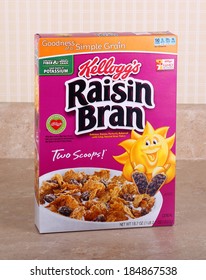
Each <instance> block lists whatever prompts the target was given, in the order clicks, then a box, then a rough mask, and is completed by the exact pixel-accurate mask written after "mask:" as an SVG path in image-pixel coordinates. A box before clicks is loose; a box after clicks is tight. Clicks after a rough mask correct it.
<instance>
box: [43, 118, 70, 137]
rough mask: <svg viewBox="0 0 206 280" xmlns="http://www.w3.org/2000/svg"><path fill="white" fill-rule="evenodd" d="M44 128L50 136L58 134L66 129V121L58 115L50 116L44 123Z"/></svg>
mask: <svg viewBox="0 0 206 280" xmlns="http://www.w3.org/2000/svg"><path fill="white" fill-rule="evenodd" d="M46 127H47V129H48V131H49V132H51V133H52V134H60V133H62V132H63V131H64V130H65V128H66V120H65V118H64V117H63V116H62V115H60V114H54V115H51V116H50V117H49V118H48V119H47V122H46Z"/></svg>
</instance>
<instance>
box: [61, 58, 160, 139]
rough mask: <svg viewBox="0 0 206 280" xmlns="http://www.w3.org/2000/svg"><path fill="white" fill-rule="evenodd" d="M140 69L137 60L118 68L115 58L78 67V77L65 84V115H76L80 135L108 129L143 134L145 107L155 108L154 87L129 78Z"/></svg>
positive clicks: (90, 62)
mask: <svg viewBox="0 0 206 280" xmlns="http://www.w3.org/2000/svg"><path fill="white" fill-rule="evenodd" d="M141 66H142V64H141V63H139V62H138V61H137V60H136V59H134V60H132V62H130V63H128V64H123V63H122V64H116V63H115V57H113V56H111V57H110V58H108V59H107V58H104V59H102V60H100V58H99V57H97V56H95V57H94V58H93V59H89V60H87V61H85V62H84V63H82V64H81V65H80V66H79V67H78V77H77V78H74V79H71V80H68V81H66V82H65V86H66V106H65V111H66V112H68V113H70V112H72V111H75V112H76V131H75V133H76V134H77V135H80V134H85V133H88V132H91V131H94V130H105V129H107V128H111V129H127V130H131V129H135V130H137V131H140V132H142V131H143V130H144V127H145V109H144V107H145V108H147V109H153V108H154V107H155V104H154V88H153V85H152V84H151V83H150V82H149V81H147V80H139V79H136V78H133V77H130V75H137V74H138V73H139V72H140V69H141ZM93 76H95V77H94V78H93ZM98 76H104V77H103V78H102V79H100V78H97V77H98Z"/></svg>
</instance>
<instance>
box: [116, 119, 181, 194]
mask: <svg viewBox="0 0 206 280" xmlns="http://www.w3.org/2000/svg"><path fill="white" fill-rule="evenodd" d="M168 129H169V127H160V128H158V129H156V130H155V129H154V128H153V127H152V125H151V124H150V123H149V122H147V123H146V126H145V129H144V132H143V134H142V135H140V134H138V133H137V132H135V131H134V130H133V131H132V132H131V138H130V139H128V140H125V141H123V142H121V143H120V144H119V146H121V147H123V148H124V149H125V150H126V152H124V153H123V154H121V155H119V156H114V159H115V160H116V161H117V162H119V163H121V164H123V165H124V167H123V175H124V177H125V178H126V179H127V180H128V181H134V183H135V184H136V185H137V188H138V191H139V193H141V194H143V193H147V194H149V195H150V196H153V195H155V194H156V192H157V191H158V190H160V188H161V187H162V186H163V185H164V184H167V183H169V182H170V181H172V180H173V179H174V177H175V162H176V157H175V155H174V153H173V152H172V151H171V149H172V147H173V145H174V141H175V134H173V135H172V136H171V137H169V138H166V136H167V132H168Z"/></svg>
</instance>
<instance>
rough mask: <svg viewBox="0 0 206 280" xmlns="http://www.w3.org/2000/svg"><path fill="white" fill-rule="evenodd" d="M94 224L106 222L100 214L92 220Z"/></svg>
mask: <svg viewBox="0 0 206 280" xmlns="http://www.w3.org/2000/svg"><path fill="white" fill-rule="evenodd" d="M94 222H106V218H105V216H104V215H103V214H100V215H98V216H97V217H96V219H94Z"/></svg>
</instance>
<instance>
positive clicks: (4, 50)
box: [0, 0, 206, 104]
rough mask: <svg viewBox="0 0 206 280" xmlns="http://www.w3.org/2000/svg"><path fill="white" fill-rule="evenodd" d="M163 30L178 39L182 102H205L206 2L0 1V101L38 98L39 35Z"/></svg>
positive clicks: (189, 0)
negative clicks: (36, 50) (36, 62)
mask: <svg viewBox="0 0 206 280" xmlns="http://www.w3.org/2000/svg"><path fill="white" fill-rule="evenodd" d="M162 30H170V31H171V32H173V33H175V34H178V37H179V43H178V45H179V58H178V59H179V65H178V103H185V104H186V103H192V104H201V103H204V104H206V94H205V92H206V79H205V76H206V67H205V65H206V55H205V41H204V40H203V39H204V38H205V36H206V34H205V30H206V2H205V0H173V1H169V0H154V1H150V0H145V1H135V0H121V1H120V0H113V1H111V0H109V1H108V0H105V1H97V0H84V1H83V0H82V1H79V0H70V1H68V0H53V1H45V0H43V1H42V0H36V1H27V0H21V1H13V0H1V1H0V35H1V38H2V39H1V42H0V61H1V67H0V76H1V82H0V102H33V100H34V97H33V95H34V93H33V80H34V77H33V68H34V62H33V60H34V50H33V45H34V44H33V36H34V33H37V32H41V33H47V32H48V33H54V32H57V33H65V32H91V31H162Z"/></svg>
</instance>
